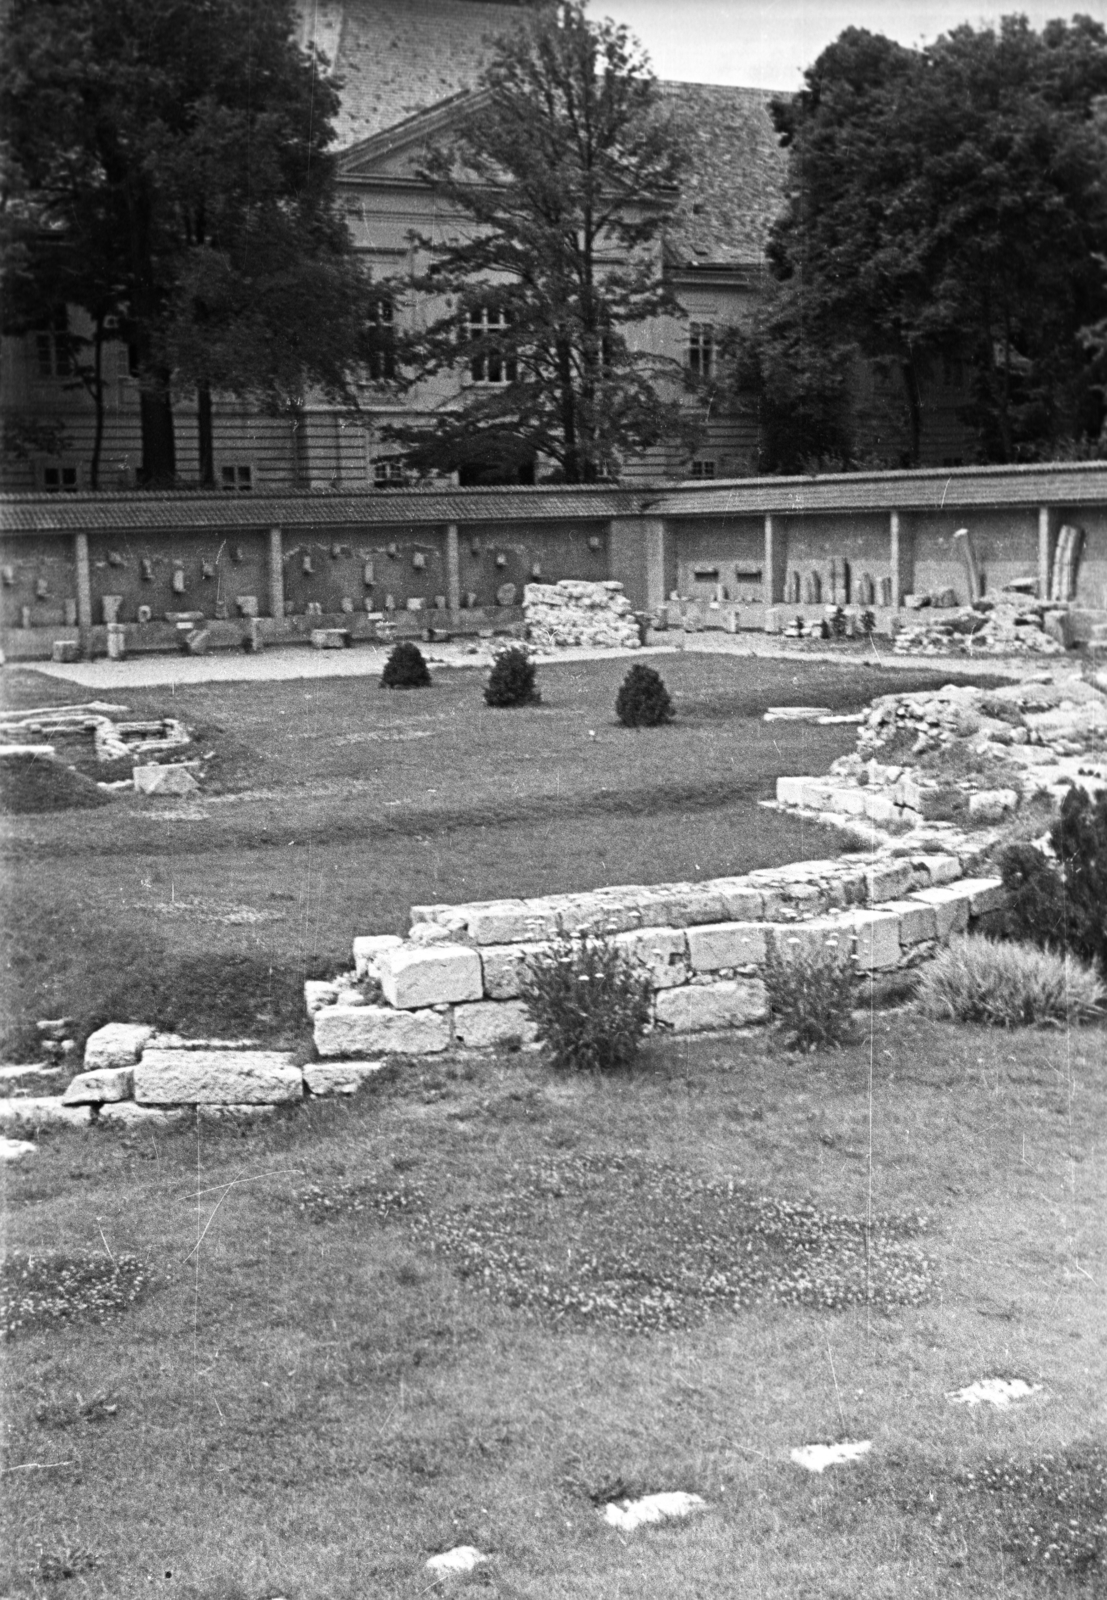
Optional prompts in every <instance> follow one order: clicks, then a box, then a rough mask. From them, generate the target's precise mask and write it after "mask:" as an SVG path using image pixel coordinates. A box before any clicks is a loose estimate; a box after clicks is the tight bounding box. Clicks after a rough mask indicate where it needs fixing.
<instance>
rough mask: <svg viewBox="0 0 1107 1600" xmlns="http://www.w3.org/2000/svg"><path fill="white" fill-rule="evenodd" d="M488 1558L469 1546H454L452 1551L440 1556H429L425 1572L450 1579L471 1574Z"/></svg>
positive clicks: (472, 1546)
mask: <svg viewBox="0 0 1107 1600" xmlns="http://www.w3.org/2000/svg"><path fill="white" fill-rule="evenodd" d="M487 1560H488V1557H487V1556H486V1555H482V1553H481V1552H480V1551H479V1550H478V1549H477V1548H476V1546H475V1545H471V1544H459V1545H455V1547H454V1548H453V1549H452V1550H444V1551H443V1552H442V1554H441V1555H440V1556H431V1558H430V1560H429V1561H428V1562H427V1571H428V1572H433V1573H434V1574H435V1576H436V1577H439V1578H452V1577H454V1576H455V1574H457V1573H459V1572H472V1570H473V1568H474V1567H479V1566H480V1564H481V1562H482V1561H487Z"/></svg>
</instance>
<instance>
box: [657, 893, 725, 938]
mask: <svg viewBox="0 0 1107 1600" xmlns="http://www.w3.org/2000/svg"><path fill="white" fill-rule="evenodd" d="M640 904H641V908H642V925H643V927H646V928H665V927H670V928H690V927H694V926H696V925H697V924H699V923H703V922H722V921H723V919H724V918H725V916H726V906H725V904H724V901H723V897H722V895H721V894H720V893H719V892H718V891H717V890H716V889H715V888H714V887H713V886H712V884H711V883H710V882H708V883H705V884H702V885H700V884H694V883H674V884H660V885H658V886H657V887H654V888H650V889H647V890H646V892H645V895H644V896H643V898H642V900H641V902H640Z"/></svg>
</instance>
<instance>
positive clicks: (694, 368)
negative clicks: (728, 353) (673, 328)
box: [687, 321, 717, 383]
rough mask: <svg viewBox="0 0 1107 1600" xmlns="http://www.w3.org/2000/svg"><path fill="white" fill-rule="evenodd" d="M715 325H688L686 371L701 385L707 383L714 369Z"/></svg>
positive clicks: (699, 323) (702, 323)
mask: <svg viewBox="0 0 1107 1600" xmlns="http://www.w3.org/2000/svg"><path fill="white" fill-rule="evenodd" d="M716 355H717V351H716V345H715V324H714V323H713V322H700V321H693V322H689V324H688V345H687V358H688V370H689V372H690V373H691V374H692V376H693V377H694V378H698V379H699V380H700V382H701V383H709V382H710V381H711V379H712V378H713V377H714V376H715V367H716Z"/></svg>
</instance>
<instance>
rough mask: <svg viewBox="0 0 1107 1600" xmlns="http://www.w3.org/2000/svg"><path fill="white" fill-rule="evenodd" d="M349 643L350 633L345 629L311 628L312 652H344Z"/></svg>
mask: <svg viewBox="0 0 1107 1600" xmlns="http://www.w3.org/2000/svg"><path fill="white" fill-rule="evenodd" d="M349 642H350V633H349V629H347V628H312V630H311V648H312V649H313V650H345V648H346V646H347V645H348V644H349Z"/></svg>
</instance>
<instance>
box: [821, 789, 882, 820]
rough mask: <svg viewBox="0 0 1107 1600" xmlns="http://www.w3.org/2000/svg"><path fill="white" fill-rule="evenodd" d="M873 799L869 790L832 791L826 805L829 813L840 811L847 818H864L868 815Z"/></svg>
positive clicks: (827, 797) (827, 794) (829, 791)
mask: <svg viewBox="0 0 1107 1600" xmlns="http://www.w3.org/2000/svg"><path fill="white" fill-rule="evenodd" d="M872 798H873V797H872V796H871V795H870V794H869V791H868V790H867V789H846V788H842V789H830V790H828V791H827V793H826V800H825V802H824V803H825V805H826V809H827V810H828V811H840V812H841V813H842V815H843V816H846V817H864V816H867V815H868V808H869V803H870V801H871V800H872Z"/></svg>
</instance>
